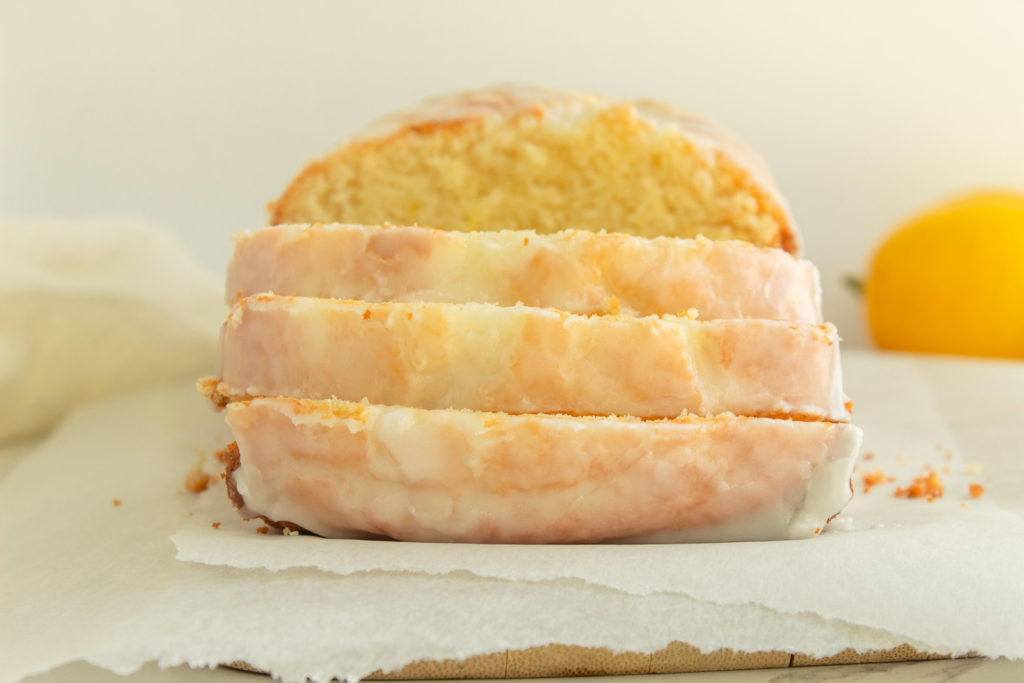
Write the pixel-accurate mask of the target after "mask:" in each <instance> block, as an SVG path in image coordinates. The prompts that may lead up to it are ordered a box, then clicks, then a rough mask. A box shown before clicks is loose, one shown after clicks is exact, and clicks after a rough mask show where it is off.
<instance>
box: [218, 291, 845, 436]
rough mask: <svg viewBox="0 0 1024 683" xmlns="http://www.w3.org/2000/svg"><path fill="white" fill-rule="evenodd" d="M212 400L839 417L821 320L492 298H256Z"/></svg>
mask: <svg viewBox="0 0 1024 683" xmlns="http://www.w3.org/2000/svg"><path fill="white" fill-rule="evenodd" d="M219 368H220V380H219V381H214V380H211V381H210V382H208V383H207V387H208V389H207V390H208V392H209V393H210V395H211V398H213V400H214V401H215V402H217V403H219V404H224V403H227V402H229V401H231V400H238V399H244V398H249V397H255V396H294V397H299V398H331V397H335V398H339V399H344V400H351V401H359V400H362V399H367V400H369V401H370V402H371V403H380V404H397V405H405V406H411V407H417V408H468V409H472V410H482V411H501V412H509V413H570V414H575V415H632V416H636V417H644V418H663V417H676V416H679V415H681V414H684V413H694V414H698V415H717V414H719V413H727V412H731V413H736V414H742V415H756V416H773V417H774V416H784V417H794V418H801V419H826V420H846V419H847V418H848V413H847V410H846V407H845V397H844V396H843V391H842V382H841V380H840V365H839V344H838V338H837V336H836V331H835V328H834V327H832V326H831V325H791V324H787V323H782V322H778V321H769V320H719V321H706V322H702V321H699V320H689V319H686V318H680V317H674V316H662V317H657V316H649V317H645V318H636V317H627V316H583V315H572V314H568V313H564V312H562V311H556V310H552V309H543V308H532V307H528V306H510V307H504V306H495V305H493V304H439V303H370V302H364V301H343V300H337V299H315V298H304V297H282V296H272V295H256V296H253V297H248V298H246V299H242V300H241V301H240V302H239V303H238V304H236V305H235V307H234V308H233V310H232V311H231V313H230V315H229V316H228V321H227V323H226V324H225V326H224V330H223V333H222V335H221V354H220V364H219Z"/></svg>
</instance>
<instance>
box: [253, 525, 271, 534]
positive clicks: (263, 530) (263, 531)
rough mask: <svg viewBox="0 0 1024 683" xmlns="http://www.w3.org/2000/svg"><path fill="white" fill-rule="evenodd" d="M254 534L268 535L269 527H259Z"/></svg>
mask: <svg viewBox="0 0 1024 683" xmlns="http://www.w3.org/2000/svg"><path fill="white" fill-rule="evenodd" d="M256 533H258V534H269V533H270V527H268V526H261V527H260V528H258V529H256Z"/></svg>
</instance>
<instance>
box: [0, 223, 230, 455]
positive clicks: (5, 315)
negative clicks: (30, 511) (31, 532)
mask: <svg viewBox="0 0 1024 683" xmlns="http://www.w3.org/2000/svg"><path fill="white" fill-rule="evenodd" d="M225 239H226V238H225ZM222 301H223V296H222V286H221V278H220V277H219V276H216V275H214V274H213V273H211V272H209V271H207V270H205V269H203V268H202V267H201V266H200V265H199V264H198V263H197V262H196V260H195V258H194V257H193V256H192V255H191V254H190V253H188V252H187V251H186V250H185V249H184V248H183V247H182V246H181V245H180V244H179V243H178V242H177V241H176V240H175V239H174V237H173V236H172V235H170V234H169V233H167V232H165V231H163V230H161V229H159V228H156V227H154V226H152V225H149V224H146V223H140V222H134V221H128V220H90V221H63V222H62V221H55V220H46V221H43V220H31V221H30V220H21V221H16V220H0V442H2V441H4V440H9V439H13V438H18V437H25V436H29V435H32V434H38V433H40V432H42V431H44V430H46V429H48V428H50V427H52V426H53V425H54V424H55V423H56V422H57V421H58V420H59V419H60V418H61V416H63V415H64V414H65V413H67V412H68V410H69V409H71V408H73V407H75V406H77V405H80V404H83V403H86V402H89V401H94V400H96V399H99V398H102V397H106V396H110V395H113V394H116V393H119V392H122V391H127V390H131V389H135V388H138V387H142V386H146V385H150V384H154V383H157V382H162V381H167V380H171V379H175V378H181V377H195V376H198V375H200V374H203V373H207V374H208V373H211V372H212V371H213V369H214V363H215V357H216V342H217V330H218V329H219V326H220V324H221V322H222V321H223V318H224V315H225V311H226V308H225V306H224V304H223V303H222Z"/></svg>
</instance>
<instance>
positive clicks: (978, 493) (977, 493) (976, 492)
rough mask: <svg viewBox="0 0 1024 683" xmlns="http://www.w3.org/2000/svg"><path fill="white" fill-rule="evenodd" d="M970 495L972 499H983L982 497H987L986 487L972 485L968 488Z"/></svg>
mask: <svg viewBox="0 0 1024 683" xmlns="http://www.w3.org/2000/svg"><path fill="white" fill-rule="evenodd" d="M968 493H969V494H970V496H971V498H981V497H982V496H984V495H985V487H984V486H982V485H981V484H971V485H970V486H969V487H968Z"/></svg>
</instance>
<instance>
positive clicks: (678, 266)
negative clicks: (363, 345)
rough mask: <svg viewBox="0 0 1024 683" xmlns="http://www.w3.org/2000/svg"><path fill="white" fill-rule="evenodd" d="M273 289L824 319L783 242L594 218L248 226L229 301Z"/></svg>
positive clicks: (802, 267) (231, 269) (574, 309)
mask: <svg viewBox="0 0 1024 683" xmlns="http://www.w3.org/2000/svg"><path fill="white" fill-rule="evenodd" d="M261 292H274V293H276V294H285V295H291V296H309V297H327V298H335V299H361V300H365V301H432V302H447V303H469V302H480V303H493V304H499V305H502V306H511V305H514V304H516V303H523V304H526V305H528V306H538V307H541V308H558V309H561V310H564V311H567V312H570V313H587V314H589V313H621V314H624V315H639V316H643V315H652V314H654V315H661V314H665V313H668V314H682V313H685V312H687V311H688V310H689V309H691V308H692V309H695V310H696V311H697V315H698V316H699V318H700V319H701V320H713V319H718V318H764V319H769V320H784V321H787V322H793V323H820V322H821V321H822V318H821V287H820V284H819V278H818V271H817V269H816V268H815V267H814V265H813V264H811V263H810V262H809V261H804V260H800V259H797V258H796V257H794V256H792V255H790V254H787V253H786V252H784V251H781V250H779V249H769V248H763V247H755V246H753V245H751V244H749V243H746V242H739V241H735V240H730V241H720V242H715V241H711V240H707V239H704V238H702V237H698V238H697V239H679V238H673V237H658V238H654V239H645V238H642V237H635V236H632V235H623V234H611V233H608V234H606V233H595V232H587V231H582V230H566V231H561V232H555V233H551V234H549V235H542V234H538V233H536V232H534V231H511V230H505V231H500V232H472V233H466V232H454V231H445V230H434V229H430V228H423V227H399V226H367V225H341V224H333V225H322V224H316V225H281V226H274V227H267V228H262V229H259V230H251V231H244V232H239V233H236V234H235V247H234V255H233V257H232V259H231V263H230V264H229V266H228V275H227V298H228V301H229V302H232V303H233V302H234V301H237V300H238V299H240V298H242V297H245V296H249V295H251V294H258V293H261Z"/></svg>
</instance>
